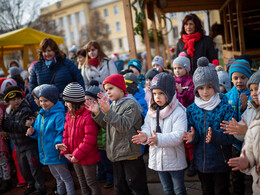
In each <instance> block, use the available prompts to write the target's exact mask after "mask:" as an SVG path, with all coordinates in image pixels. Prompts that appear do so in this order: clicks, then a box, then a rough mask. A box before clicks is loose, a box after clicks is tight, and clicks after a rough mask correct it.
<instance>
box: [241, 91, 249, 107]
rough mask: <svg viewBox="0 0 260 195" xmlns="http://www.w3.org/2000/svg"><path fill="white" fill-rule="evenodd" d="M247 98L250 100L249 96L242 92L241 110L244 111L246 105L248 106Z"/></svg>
mask: <svg viewBox="0 0 260 195" xmlns="http://www.w3.org/2000/svg"><path fill="white" fill-rule="evenodd" d="M247 100H248V97H247V96H246V94H245V93H242V94H241V96H240V101H241V111H242V112H243V111H244V110H245V109H246V107H247Z"/></svg>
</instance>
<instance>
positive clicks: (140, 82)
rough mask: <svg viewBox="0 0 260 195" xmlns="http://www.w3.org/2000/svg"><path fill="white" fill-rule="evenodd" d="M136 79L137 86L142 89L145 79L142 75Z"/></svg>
mask: <svg viewBox="0 0 260 195" xmlns="http://www.w3.org/2000/svg"><path fill="white" fill-rule="evenodd" d="M137 79H138V84H139V86H141V87H142V88H144V85H145V77H144V75H143V74H140V76H139V77H137Z"/></svg>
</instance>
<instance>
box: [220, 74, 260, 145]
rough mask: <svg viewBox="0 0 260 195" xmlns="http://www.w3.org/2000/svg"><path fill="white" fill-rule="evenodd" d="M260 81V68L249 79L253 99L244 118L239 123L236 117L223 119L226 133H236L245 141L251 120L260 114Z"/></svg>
mask: <svg viewBox="0 0 260 195" xmlns="http://www.w3.org/2000/svg"><path fill="white" fill-rule="evenodd" d="M259 82H260V70H258V71H257V72H255V73H254V74H253V75H252V76H251V77H250V79H249V80H248V81H247V88H248V89H249V90H250V97H251V98H252V99H253V100H252V101H249V102H248V104H247V108H246V110H245V112H244V113H243V114H242V116H241V118H242V120H241V121H240V122H239V123H238V122H237V121H236V120H235V119H232V121H230V122H227V121H223V123H222V124H221V126H222V127H221V128H222V129H224V130H226V132H225V133H229V134H230V135H234V136H235V137H236V138H237V139H238V140H240V141H244V137H245V135H246V132H247V129H248V127H249V125H250V124H251V122H252V121H253V120H254V119H256V118H258V117H259V116H260V112H259V101H258V96H257V91H258V83H259Z"/></svg>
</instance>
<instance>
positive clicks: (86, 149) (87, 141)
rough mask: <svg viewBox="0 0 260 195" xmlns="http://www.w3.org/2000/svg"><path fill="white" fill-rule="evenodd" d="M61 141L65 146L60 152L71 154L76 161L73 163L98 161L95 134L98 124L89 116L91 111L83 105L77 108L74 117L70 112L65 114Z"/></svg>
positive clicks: (88, 163)
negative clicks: (65, 148) (64, 149)
mask: <svg viewBox="0 0 260 195" xmlns="http://www.w3.org/2000/svg"><path fill="white" fill-rule="evenodd" d="M64 129H65V130H64V132H63V141H62V142H63V143H64V144H65V145H66V146H67V150H66V151H61V154H72V155H73V156H74V157H75V158H76V159H77V160H78V162H77V163H75V164H80V165H92V164H95V163H97V162H98V161H100V159H101V158H100V154H99V152H98V145H97V135H98V126H97V124H96V123H95V121H94V120H93V119H92V118H91V112H90V111H89V110H87V109H86V108H85V107H82V108H81V109H80V110H77V111H76V113H75V116H74V117H71V112H70V111H68V113H67V115H66V122H65V125H64Z"/></svg>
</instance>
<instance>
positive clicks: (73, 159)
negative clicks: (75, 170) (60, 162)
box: [64, 154, 78, 163]
mask: <svg viewBox="0 0 260 195" xmlns="http://www.w3.org/2000/svg"><path fill="white" fill-rule="evenodd" d="M64 156H65V157H66V158H67V159H68V160H69V161H70V162H74V163H75V162H78V160H77V159H76V158H75V157H74V156H73V155H72V154H64Z"/></svg>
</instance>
